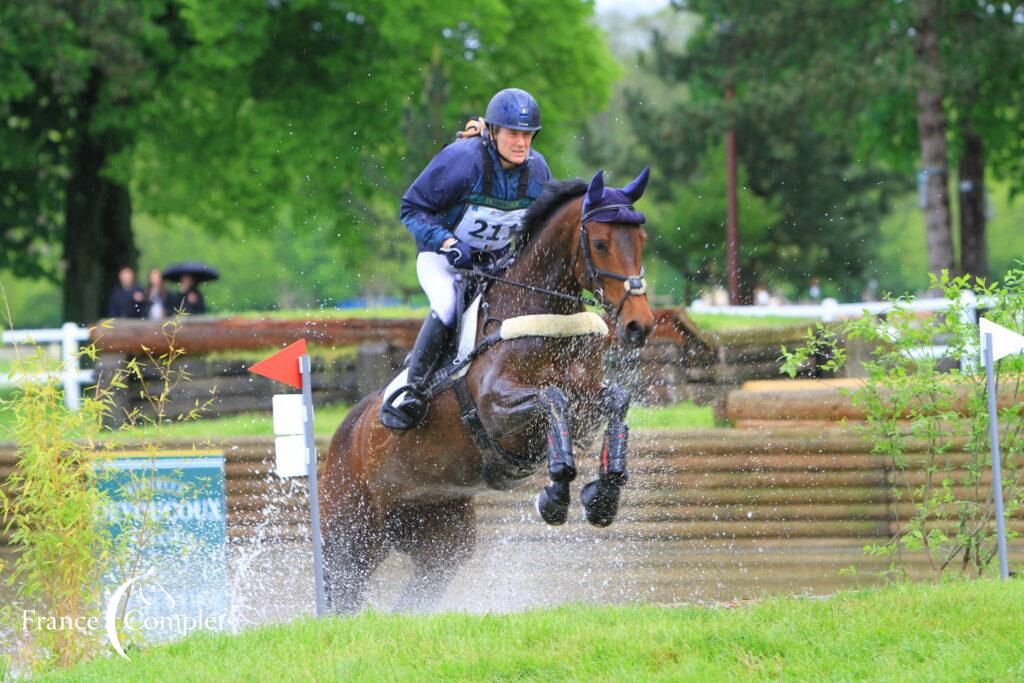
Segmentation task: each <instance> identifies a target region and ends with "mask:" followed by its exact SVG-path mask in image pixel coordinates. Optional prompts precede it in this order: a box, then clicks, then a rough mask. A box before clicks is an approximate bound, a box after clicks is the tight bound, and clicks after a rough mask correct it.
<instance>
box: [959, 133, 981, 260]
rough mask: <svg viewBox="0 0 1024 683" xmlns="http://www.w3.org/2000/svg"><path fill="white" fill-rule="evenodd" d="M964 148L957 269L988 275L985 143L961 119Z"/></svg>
mask: <svg viewBox="0 0 1024 683" xmlns="http://www.w3.org/2000/svg"><path fill="white" fill-rule="evenodd" d="M963 127H964V131H963V138H964V152H963V155H962V156H961V157H960V173H959V176H960V269H961V270H962V271H963V272H964V273H969V274H970V275H974V276H976V277H983V278H987V277H988V253H987V247H986V245H985V146H984V143H983V142H982V140H981V136H980V135H978V134H977V133H975V132H974V131H973V130H971V127H970V123H969V122H966V121H965V122H964V126H963Z"/></svg>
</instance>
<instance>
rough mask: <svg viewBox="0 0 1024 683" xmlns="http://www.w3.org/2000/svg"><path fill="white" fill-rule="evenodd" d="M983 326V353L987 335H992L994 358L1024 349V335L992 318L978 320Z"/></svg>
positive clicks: (995, 359)
mask: <svg viewBox="0 0 1024 683" xmlns="http://www.w3.org/2000/svg"><path fill="white" fill-rule="evenodd" d="M978 327H979V328H981V340H982V354H983V355H984V353H985V349H984V341H985V335H986V334H991V335H992V360H993V362H994V361H997V360H999V359H1000V358H1005V357H1006V356H1009V355H1010V354H1013V353H1020V352H1021V351H1024V335H1020V334H1017V333H1016V332H1014V331H1013V330H1008V329H1006V328H1005V327H1003V326H1002V325H997V324H995V323H994V322H992V321H991V320H987V319H985V318H982V319H981V320H979V321H978Z"/></svg>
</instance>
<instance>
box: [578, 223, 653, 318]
mask: <svg viewBox="0 0 1024 683" xmlns="http://www.w3.org/2000/svg"><path fill="white" fill-rule="evenodd" d="M631 208H633V205H632V204H609V205H608V206H599V207H597V208H595V209H591V210H590V211H587V212H586V213H585V214H583V215H582V216H580V249H581V250H582V251H583V264H584V266H585V267H586V270H587V278H588V279H589V280H590V285H591V287H590V291H592V292H593V293H594V296H596V297H597V298H599V299H600V300H601V306H602V307H604V309H605V310H606V311H609V312H611V310H610V309H611V307H610V306H608V305H607V304H606V303H605V301H604V288H603V287H601V284H600V280H599V278H602V277H606V278H609V279H612V280H618V281H619V282H624V283H625V284H624V285H623V287H624V289H625V290H626V291H625V294H623V295H622V299H620V300H619V305H618V306H616V307H615V315H614V319H615V320H618V318H619V314H620V313H622V307H623V306H625V305H626V301H628V300H629V297H631V296H647V280H645V279H644V272H645V271H644V266H643V264H640V274H639V275H623V274H622V273H613V272H612V271H610V270H604V269H602V268H598V267H597V266H595V265H594V259H593V257H591V255H590V238H589V235H588V234H587V221H588V220H589V219H590V217H591V216H593V215H594V214H598V213H603V212H605V211H608V210H609V209H631ZM595 285H596V286H595Z"/></svg>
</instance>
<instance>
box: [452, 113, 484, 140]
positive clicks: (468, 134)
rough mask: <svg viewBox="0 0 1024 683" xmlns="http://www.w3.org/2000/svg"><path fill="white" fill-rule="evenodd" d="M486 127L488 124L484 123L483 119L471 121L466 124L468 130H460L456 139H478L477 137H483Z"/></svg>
mask: <svg viewBox="0 0 1024 683" xmlns="http://www.w3.org/2000/svg"><path fill="white" fill-rule="evenodd" d="M486 126H487V124H486V123H485V122H484V120H483V119H482V118H479V119H470V120H469V121H467V122H466V129H465V130H460V131H459V132H458V133H456V134H455V137H456V138H458V139H459V140H463V139H465V138H472V137H476V136H477V135H483V132H484V128H485V127H486Z"/></svg>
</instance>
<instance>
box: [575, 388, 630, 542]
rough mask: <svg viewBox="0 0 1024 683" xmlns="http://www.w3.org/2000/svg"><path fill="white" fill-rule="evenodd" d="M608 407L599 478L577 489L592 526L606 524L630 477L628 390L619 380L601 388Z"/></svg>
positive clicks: (616, 510) (614, 510) (612, 519)
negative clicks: (627, 468)
mask: <svg viewBox="0 0 1024 683" xmlns="http://www.w3.org/2000/svg"><path fill="white" fill-rule="evenodd" d="M604 400H605V407H606V408H607V409H608V413H609V415H608V428H607V429H606V430H605V433H604V444H603V445H602V447H601V469H600V474H599V475H598V478H597V479H595V480H594V481H591V482H588V483H587V484H586V485H585V486H584V487H583V491H582V492H581V493H580V502H581V503H582V504H583V511H584V513H585V514H586V517H587V521H588V522H590V523H591V524H593V525H594V526H602V527H604V526H608V525H609V524H611V523H612V521H614V519H615V515H616V514H617V513H618V511H619V494H620V492H621V490H622V487H623V486H624V485H625V484H626V481H628V479H629V474H628V473H627V472H626V451H627V449H628V447H629V425H627V424H626V413H627V412H628V411H629V394H628V393H627V392H626V390H625V389H623V388H622V387H620V386H619V385H618V384H612V385H609V386H607V387H606V388H605V390H604Z"/></svg>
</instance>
